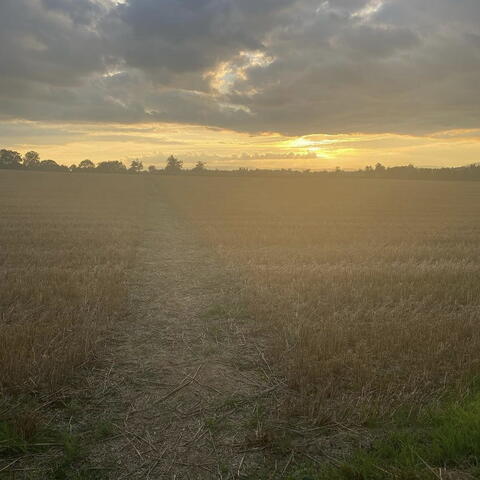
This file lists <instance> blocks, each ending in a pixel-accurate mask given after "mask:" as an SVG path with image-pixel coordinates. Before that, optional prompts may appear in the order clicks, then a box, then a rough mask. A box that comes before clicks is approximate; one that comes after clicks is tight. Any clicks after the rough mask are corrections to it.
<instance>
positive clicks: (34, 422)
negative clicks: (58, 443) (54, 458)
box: [0, 411, 56, 455]
mask: <svg viewBox="0 0 480 480" xmlns="http://www.w3.org/2000/svg"><path fill="white" fill-rule="evenodd" d="M54 437H55V435H54V434H53V432H52V431H51V430H49V429H47V428H45V427H44V425H43V423H42V420H41V419H40V417H39V416H38V415H37V414H36V413H35V412H33V411H32V412H22V413H18V414H17V415H15V416H14V417H12V418H10V419H8V420H0V455H2V454H3V455H16V454H23V453H26V452H28V451H31V450H37V449H38V448H39V446H42V445H43V444H48V443H53V442H54V441H55V440H56V439H55V438H54Z"/></svg>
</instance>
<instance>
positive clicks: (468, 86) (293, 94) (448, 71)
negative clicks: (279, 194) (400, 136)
mask: <svg viewBox="0 0 480 480" xmlns="http://www.w3.org/2000/svg"><path fill="white" fill-rule="evenodd" d="M0 45H1V47H0V118H4V119H12V118H18V119H28V120H45V121H56V122H58V121H69V122H72V121H80V122H83V121H84V122H123V123H132V122H159V121H165V122H180V123H195V124H202V125H210V126H218V127H223V128H231V129H235V130H240V131H249V132H259V131H278V132H281V133H285V134H293V135H303V134H309V133H320V132H322V133H339V132H386V131H388V132H398V133H420V134H421V133H426V132H433V131H440V130H447V129H453V128H475V127H479V126H480V96H479V95H478V94H477V89H478V84H479V83H480V82H479V81H480V3H479V2H478V0H461V1H452V0H383V1H382V0H330V1H323V0H320V1H313V0H128V1H127V2H126V3H123V4H117V3H116V2H114V1H113V0H2V1H1V2H0ZM242 52H256V53H257V55H263V57H259V58H263V59H265V61H264V62H262V61H254V59H253V57H249V56H248V55H247V56H246V55H245V53H243V54H242ZM266 59H268V61H266ZM221 65H224V66H226V67H225V68H226V69H227V70H228V72H227V73H226V76H225V78H224V81H225V82H226V83H228V88H224V89H219V90H217V89H215V83H214V82H213V79H214V77H212V75H211V73H212V72H213V71H215V70H216V69H218V67H219V66H221ZM215 80H216V81H217V83H218V81H221V79H219V78H218V76H217V77H216V78H215ZM217 86H218V85H217Z"/></svg>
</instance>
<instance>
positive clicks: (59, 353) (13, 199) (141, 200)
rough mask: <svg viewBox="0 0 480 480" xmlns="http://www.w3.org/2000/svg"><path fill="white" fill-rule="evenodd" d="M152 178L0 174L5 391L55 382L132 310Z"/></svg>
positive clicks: (0, 379)
mask: <svg viewBox="0 0 480 480" xmlns="http://www.w3.org/2000/svg"><path fill="white" fill-rule="evenodd" d="M144 185H145V180H144V178H140V177H131V176H120V175H66V174H57V173H45V174H40V173H27V172H11V171H0V312H1V313H0V327H1V328H0V392H1V391H4V392H5V391H10V392H31V391H39V390H49V389H54V388H57V387H58V386H59V385H61V383H62V382H63V381H64V380H65V378H67V377H69V376H70V375H71V374H72V372H73V371H74V370H75V369H76V368H77V367H78V366H79V365H82V364H84V363H85V362H88V361H89V360H91V359H92V358H93V357H94V355H95V353H96V351H97V348H98V346H99V345H101V343H102V341H103V339H104V338H103V333H104V331H105V329H106V328H107V327H108V325H110V324H111V323H112V322H113V321H115V320H116V319H118V318H119V316H120V315H122V314H123V313H124V311H125V306H126V293H127V292H126V287H125V278H126V270H127V267H128V265H129V263H130V262H132V260H133V258H134V253H135V247H136V244H137V242H138V241H139V234H140V232H141V227H142V225H141V223H142V219H143V209H144V206H145V188H144Z"/></svg>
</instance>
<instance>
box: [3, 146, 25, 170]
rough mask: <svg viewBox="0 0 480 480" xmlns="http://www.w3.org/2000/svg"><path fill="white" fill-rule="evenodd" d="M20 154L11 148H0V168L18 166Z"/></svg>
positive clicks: (19, 165) (20, 158) (19, 164)
mask: <svg viewBox="0 0 480 480" xmlns="http://www.w3.org/2000/svg"><path fill="white" fill-rule="evenodd" d="M21 165H22V156H21V155H20V154H19V153H18V152H14V151H13V150H0V168H20V167H21Z"/></svg>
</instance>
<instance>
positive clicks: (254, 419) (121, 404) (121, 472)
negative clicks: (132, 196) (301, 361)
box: [89, 202, 276, 479]
mask: <svg viewBox="0 0 480 480" xmlns="http://www.w3.org/2000/svg"><path fill="white" fill-rule="evenodd" d="M150 215H151V218H150V221H149V228H148V229H147V231H146V235H145V240H144V243H143V245H142V246H141V248H140V250H139V253H138V258H137V267H136V269H135V271H134V272H133V275H132V280H131V285H130V290H131V292H132V294H131V295H132V297H131V316H130V318H129V319H128V321H127V322H125V324H124V325H121V329H120V330H121V331H119V333H118V338H117V339H116V341H115V343H114V345H113V347H112V349H111V352H110V354H109V357H110V359H109V362H107V365H106V367H105V369H104V370H103V371H102V372H101V373H100V374H98V372H97V374H96V375H95V377H94V378H92V379H91V380H90V381H91V382H92V383H95V384H96V391H98V392H99V394H98V398H97V399H96V402H95V403H96V404H97V405H98V407H97V410H96V413H95V417H97V419H96V420H95V421H96V422H97V423H99V424H101V422H104V423H105V429H107V430H112V432H111V434H109V435H107V437H106V440H105V441H103V442H100V443H99V445H98V446H97V447H95V452H94V453H93V454H92V455H91V457H92V458H89V463H91V464H93V465H96V466H98V467H102V468H103V467H108V468H109V470H108V472H109V473H108V475H110V477H109V478H116V479H121V478H128V479H132V478H142V479H148V478H151V479H156V478H172V479H184V478H185V479H201V478H208V479H212V478H223V479H228V478H268V476H266V477H264V476H263V473H262V474H261V473H260V472H261V471H262V472H265V471H266V470H264V469H266V468H267V467H266V464H265V455H264V447H263V445H262V442H263V436H264V435H265V432H264V431H263V430H262V415H263V413H262V409H263V408H264V407H263V406H262V404H263V403H264V402H265V401H266V399H267V397H269V396H271V395H275V393H276V392H275V390H276V387H275V382H274V380H273V379H272V377H271V375H270V373H269V371H268V366H267V365H266V363H265V360H264V359H263V357H262V355H261V354H260V353H259V349H258V347H257V346H256V345H255V344H253V343H252V342H251V341H247V340H246V338H248V337H247V333H246V331H247V330H248V329H249V326H248V321H243V322H242V321H238V320H234V319H233V318H231V316H230V315H228V313H226V312H225V310H224V307H223V306H222V305H223V304H222V302H223V300H224V297H225V289H228V288H232V283H231V280H230V277H231V275H229V273H228V271H226V270H225V267H224V266H223V265H221V264H220V263H219V260H218V258H217V257H216V256H215V254H214V253H213V252H212V251H211V250H210V249H209V248H208V247H207V246H205V245H202V244H201V242H199V240H198V238H196V237H195V235H194V234H193V233H192V231H191V230H190V229H189V226H188V225H187V224H185V223H184V222H182V220H180V219H179V218H176V217H174V215H173V214H172V212H171V211H170V210H169V207H168V206H167V205H165V204H164V203H157V202H156V204H155V205H154V208H152V212H151V214H150ZM230 294H231V292H230ZM250 328H251V327H250ZM251 334H252V333H251V332H249V335H250V336H251ZM250 475H253V477H250ZM259 475H262V476H259ZM102 478H103V477H102Z"/></svg>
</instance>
